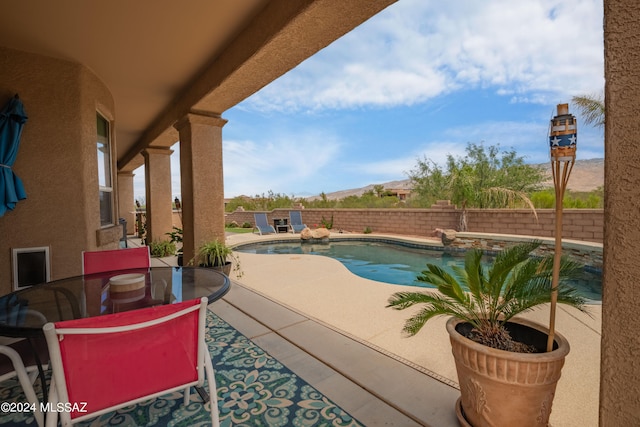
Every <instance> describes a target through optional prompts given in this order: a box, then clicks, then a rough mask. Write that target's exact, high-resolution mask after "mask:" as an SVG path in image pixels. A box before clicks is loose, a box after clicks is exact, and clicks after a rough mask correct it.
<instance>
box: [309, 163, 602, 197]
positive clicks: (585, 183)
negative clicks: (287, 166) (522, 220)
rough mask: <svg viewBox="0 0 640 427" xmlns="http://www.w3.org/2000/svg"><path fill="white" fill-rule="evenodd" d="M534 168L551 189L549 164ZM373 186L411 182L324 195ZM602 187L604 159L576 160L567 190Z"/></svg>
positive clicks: (405, 185) (402, 186) (400, 187)
mask: <svg viewBox="0 0 640 427" xmlns="http://www.w3.org/2000/svg"><path fill="white" fill-rule="evenodd" d="M535 166H538V167H540V168H542V169H543V170H544V172H545V174H546V175H547V180H546V181H545V182H544V184H543V185H544V186H545V187H547V186H548V187H553V177H552V175H551V162H548V163H541V164H538V165H535ZM375 185H383V186H384V188H385V189H387V190H404V189H410V188H411V181H410V180H409V179H403V180H399V181H389V182H384V183H381V184H369V185H367V186H366V187H362V188H352V189H350V190H340V191H334V192H333V193H325V194H326V196H327V199H329V200H338V199H344V198H345V197H348V196H362V195H363V194H364V193H365V192H367V191H371V190H373V189H374V186H375ZM602 186H604V159H587V160H577V161H576V163H575V165H574V166H573V170H572V171H571V176H570V177H569V183H568V184H567V188H568V189H569V190H571V191H592V190H595V189H597V188H598V187H602ZM319 198H320V196H319V195H318V196H311V197H306V199H307V200H309V201H311V200H316V199H319Z"/></svg>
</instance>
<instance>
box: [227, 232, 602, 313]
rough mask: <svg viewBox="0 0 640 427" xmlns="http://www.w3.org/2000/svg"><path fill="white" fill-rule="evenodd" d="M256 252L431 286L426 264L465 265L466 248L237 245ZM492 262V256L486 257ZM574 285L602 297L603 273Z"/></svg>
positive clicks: (366, 244)
mask: <svg viewBox="0 0 640 427" xmlns="http://www.w3.org/2000/svg"><path fill="white" fill-rule="evenodd" d="M234 250H236V251H238V252H246V253H253V254H311V255H323V256H327V257H330V258H334V259H337V260H338V261H340V262H341V263H342V264H344V265H345V267H347V268H348V269H349V271H351V272H352V273H354V274H356V275H358V276H360V277H364V278H366V279H370V280H376V281H378V282H385V283H391V284H396V285H408V286H420V287H427V286H428V285H426V284H425V283H423V282H419V281H417V280H416V276H418V275H419V274H420V272H422V271H423V270H425V268H426V264H437V265H440V266H441V267H443V268H447V269H449V270H450V267H451V266H453V265H459V266H464V253H463V252H453V253H450V252H445V251H442V250H437V249H433V250H432V249H425V248H414V247H409V246H403V245H401V244H395V243H387V242H372V241H357V240H348V241H336V242H333V241H332V242H331V243H321V244H310V243H304V244H301V243H299V242H272V243H269V242H262V243H254V244H249V245H242V246H240V247H237V248H234ZM485 258H486V260H485V261H486V262H487V263H490V262H491V257H485ZM573 286H575V287H576V289H578V291H579V292H580V293H581V294H582V295H583V296H584V297H585V298H588V299H590V300H594V301H601V300H602V278H601V276H600V275H599V274H596V273H590V272H586V271H585V272H583V275H582V277H580V278H579V279H578V280H575V281H574V282H573Z"/></svg>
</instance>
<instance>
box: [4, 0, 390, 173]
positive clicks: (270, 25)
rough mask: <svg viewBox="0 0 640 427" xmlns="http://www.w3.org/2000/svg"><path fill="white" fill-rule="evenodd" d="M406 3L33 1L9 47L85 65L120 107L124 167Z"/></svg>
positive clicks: (23, 6) (12, 14) (12, 8)
mask: <svg viewBox="0 0 640 427" xmlns="http://www.w3.org/2000/svg"><path fill="white" fill-rule="evenodd" d="M395 1H396V0H376V1H371V0H350V1H348V2H345V1H344V0H296V1H291V0H243V1H238V0H215V1H212V0H187V1H184V2H177V1H175V0H136V1H133V2H132V1H127V0H115V1H114V0H110V1H107V0H96V1H77V0H56V1H50V0H31V1H27V2H21V1H13V2H6V3H5V4H3V11H2V14H0V44H2V45H4V46H6V47H8V48H12V49H17V50H23V51H27V52H32V53H36V54H42V55H47V56H51V57H55V58H60V59H65V60H69V61H73V62H77V63H80V64H83V65H85V66H86V67H88V68H89V69H90V70H91V71H93V72H94V73H95V74H96V75H97V76H98V77H99V78H100V79H102V81H104V83H105V84H106V85H107V87H108V88H109V89H110V91H111V93H112V95H113V98H114V102H115V106H116V126H115V131H116V135H115V136H116V141H117V150H118V152H117V158H118V168H119V169H120V170H123V171H127V170H128V171H130V170H133V169H135V168H137V167H138V166H140V165H141V164H142V163H143V158H142V156H141V155H140V152H141V150H143V149H144V148H146V147H148V146H171V145H173V143H175V142H176V141H177V140H178V135H177V131H175V130H174V129H173V127H172V126H173V124H174V123H175V122H176V121H177V120H178V119H179V118H181V117H183V116H184V115H185V114H187V113H189V112H202V113H206V114H222V113H223V112H224V111H225V110H227V109H229V108H231V107H233V106H234V105H236V104H237V103H239V102H240V101H242V100H243V99H245V98H247V97H248V96H250V95H251V94H253V93H255V92H256V91H258V90H259V89H260V88H262V87H263V86H265V85H267V84H268V83H270V82H271V81H273V80H275V79H276V78H278V77H279V76H281V75H282V74H284V73H286V72H287V71H288V70H290V69H292V68H294V67H295V66H296V65H298V64H299V63H300V62H302V61H303V60H304V59H306V58H308V57H310V56H312V55H313V54H314V53H316V52H317V51H319V50H320V49H322V48H324V47H325V46H327V45H328V44H330V43H331V42H333V41H334V40H336V39H337V38H339V37H340V36H342V35H343V34H345V33H347V32H349V31H350V30H352V29H353V28H355V27H356V26H358V25H360V24H361V23H362V22H364V21H365V20H367V19H368V18H370V17H371V16H373V15H375V14H376V13H378V12H379V11H380V10H382V9H384V8H385V7H387V6H388V5H390V4H392V3H394V2H395Z"/></svg>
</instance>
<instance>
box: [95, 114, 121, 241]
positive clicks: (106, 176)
mask: <svg viewBox="0 0 640 427" xmlns="http://www.w3.org/2000/svg"><path fill="white" fill-rule="evenodd" d="M100 121H102V122H103V123H104V127H105V133H106V135H101V126H100V124H99V122H100ZM111 127H112V126H111V121H110V120H109V119H108V118H107V117H106V116H105V115H104V114H101V113H100V112H99V111H96V154H97V166H98V167H97V169H98V170H97V172H98V205H99V212H100V214H99V216H100V228H108V227H113V226H114V225H115V218H116V215H115V200H114V198H115V196H114V189H113V184H114V174H113V144H112V141H111ZM101 147H102V149H101ZM105 157H108V158H105ZM103 195H104V196H105V197H106V198H107V200H108V203H109V206H108V207H106V206H103V200H102V196H103ZM103 207H104V208H108V210H109V218H106V217H105V218H103ZM104 213H106V209H105V212H104Z"/></svg>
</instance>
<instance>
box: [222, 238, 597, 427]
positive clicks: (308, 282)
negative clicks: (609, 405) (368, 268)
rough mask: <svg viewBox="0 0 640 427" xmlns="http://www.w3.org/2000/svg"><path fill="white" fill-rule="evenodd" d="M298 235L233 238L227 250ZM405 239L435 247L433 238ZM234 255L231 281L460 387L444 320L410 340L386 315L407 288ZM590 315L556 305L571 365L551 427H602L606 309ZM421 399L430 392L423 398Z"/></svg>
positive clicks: (537, 314) (322, 264) (397, 318)
mask: <svg viewBox="0 0 640 427" xmlns="http://www.w3.org/2000/svg"><path fill="white" fill-rule="evenodd" d="M297 236H298V235H294V236H292V235H291V234H288V235H286V236H285V235H284V234H279V235H267V236H259V235H256V234H231V235H229V236H228V237H227V244H229V245H236V244H241V243H248V242H254V241H266V240H274V239H275V240H278V239H282V238H286V237H294V238H296V237H297ZM340 236H341V237H343V236H345V235H340ZM348 236H351V237H359V236H360V235H356V234H350V235H348ZM362 236H365V235H362ZM366 236H371V235H366ZM378 237H390V236H386V235H384V236H383V235H381V236H378ZM403 239H409V240H412V241H416V242H425V243H433V244H437V242H435V243H434V241H433V240H432V239H421V238H404V237H403ZM236 255H237V256H238V258H239V259H240V263H241V268H242V271H243V273H244V274H243V275H242V276H241V277H240V278H236V277H235V276H234V274H233V273H232V279H233V280H235V281H237V282H238V283H239V284H240V285H242V286H243V287H246V288H247V289H249V290H253V291H254V292H255V293H257V294H258V295H261V296H264V297H266V298H268V299H269V300H273V301H275V302H277V303H279V304H281V305H283V306H285V307H288V308H290V309H292V311H293V312H297V313H301V314H304V315H305V316H306V317H308V318H310V319H312V320H314V321H316V322H317V323H318V324H320V325H325V326H327V327H329V328H331V329H333V330H336V331H340V332H341V333H342V334H343V335H345V336H347V337H351V338H353V339H354V340H355V341H357V342H360V343H362V344H365V345H368V346H370V347H371V348H373V349H375V350H376V351H379V352H382V353H384V354H387V355H391V356H392V357H393V358H394V359H396V360H398V361H401V362H404V363H406V364H407V365H408V366H415V367H417V368H418V369H420V370H421V371H422V372H425V373H427V374H428V375H430V376H432V377H433V378H435V379H437V380H438V381H439V382H442V383H444V384H450V385H451V386H453V387H455V386H456V385H457V376H456V372H455V366H454V362H453V357H452V355H451V347H450V344H449V337H448V335H447V333H446V330H445V327H444V324H445V322H446V318H438V319H434V320H431V321H430V322H429V323H427V325H426V326H425V327H424V328H423V330H422V331H421V332H420V333H419V334H418V335H417V336H415V337H412V338H405V337H403V335H402V333H401V329H402V326H403V324H404V320H405V319H406V318H407V317H408V316H409V310H404V311H396V310H391V309H388V308H385V305H386V303H387V299H388V298H389V296H390V295H391V294H392V293H394V292H396V291H400V290H406V289H407V287H406V286H400V285H390V284H386V283H380V282H375V281H372V280H368V279H363V278H361V277H358V276H355V275H353V274H352V273H351V272H349V271H348V270H347V269H346V268H345V267H344V266H343V265H342V264H341V263H340V262H339V261H336V260H333V259H330V258H326V257H322V256H317V255H255V254H246V253H238V252H236ZM590 313H591V315H592V317H589V316H587V315H585V314H584V313H581V312H579V311H577V310H575V309H571V308H567V307H563V306H561V305H560V306H558V313H557V319H556V325H557V330H558V331H559V332H560V333H561V334H562V335H564V336H565V337H566V338H567V339H568V340H569V343H570V345H571V352H570V353H569V355H568V356H567V358H566V362H565V366H564V368H563V371H562V378H561V379H560V382H559V383H558V388H557V390H556V396H555V399H554V403H553V410H552V414H551V424H552V425H555V426H576V427H578V426H597V425H598V399H599V378H600V338H601V332H600V331H601V317H602V316H601V313H602V312H601V306H600V305H592V306H591V307H590ZM548 316H549V313H548V307H543V308H541V309H539V310H536V311H534V312H531V313H528V314H526V315H525V316H524V317H526V318H528V319H531V320H534V321H537V322H539V323H541V324H547V323H548ZM334 350H335V351H340V350H341V349H337V348H336V349H334ZM418 393H423V392H422V391H419V392H418ZM424 394H425V395H428V394H429V393H428V392H426V391H425V392H424ZM424 404H425V405H429V399H425V401H424Z"/></svg>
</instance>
